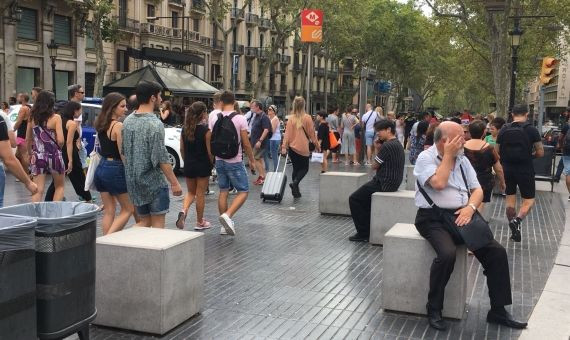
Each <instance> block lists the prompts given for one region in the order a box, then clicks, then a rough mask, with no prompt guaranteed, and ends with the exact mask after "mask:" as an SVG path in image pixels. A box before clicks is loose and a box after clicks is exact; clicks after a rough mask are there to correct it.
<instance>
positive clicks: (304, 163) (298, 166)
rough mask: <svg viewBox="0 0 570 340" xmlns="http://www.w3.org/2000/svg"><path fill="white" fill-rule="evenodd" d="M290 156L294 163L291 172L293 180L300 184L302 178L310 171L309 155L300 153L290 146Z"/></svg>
mask: <svg viewBox="0 0 570 340" xmlns="http://www.w3.org/2000/svg"><path fill="white" fill-rule="evenodd" d="M289 158H291V163H292V164H293V173H292V174H291V177H292V178H291V181H293V182H294V183H295V184H297V185H299V183H300V182H301V180H302V179H303V178H304V177H305V175H306V174H307V172H309V157H306V156H302V155H299V154H298V153H296V152H295V151H293V149H292V148H289Z"/></svg>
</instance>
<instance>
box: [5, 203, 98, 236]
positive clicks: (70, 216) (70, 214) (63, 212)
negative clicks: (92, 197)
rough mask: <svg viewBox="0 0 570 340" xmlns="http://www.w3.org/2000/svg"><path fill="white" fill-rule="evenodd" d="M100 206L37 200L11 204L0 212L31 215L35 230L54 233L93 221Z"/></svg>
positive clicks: (23, 215) (22, 215)
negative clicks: (35, 221) (34, 222)
mask: <svg viewBox="0 0 570 340" xmlns="http://www.w3.org/2000/svg"><path fill="white" fill-rule="evenodd" d="M99 210H100V208H99V207H98V206H97V205H95V204H90V203H82V202H38V203H25V204H19V205H13V206H11V207H5V208H1V209H0V214H6V215H13V216H21V217H32V218H34V219H36V220H37V226H36V231H42V232H50V233H55V232H58V231H64V230H69V229H72V228H76V227H79V226H82V225H84V224H86V223H89V222H93V221H95V220H96V219H97V212H99Z"/></svg>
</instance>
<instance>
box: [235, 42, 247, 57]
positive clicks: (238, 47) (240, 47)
mask: <svg viewBox="0 0 570 340" xmlns="http://www.w3.org/2000/svg"><path fill="white" fill-rule="evenodd" d="M244 50H245V47H244V46H243V45H239V44H237V45H236V44H232V54H239V55H243V53H244Z"/></svg>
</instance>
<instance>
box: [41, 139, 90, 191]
mask: <svg viewBox="0 0 570 340" xmlns="http://www.w3.org/2000/svg"><path fill="white" fill-rule="evenodd" d="M62 154H63V162H64V164H65V166H66V167H67V164H68V162H69V160H68V158H67V152H65V150H64V151H63V152H62ZM72 157H73V160H72V162H73V167H72V168H71V172H70V173H69V174H67V177H69V181H70V182H71V185H73V190H75V193H76V194H77V195H78V196H79V197H81V198H82V199H83V200H84V201H91V199H92V197H91V193H90V192H89V191H85V173H84V172H83V168H82V167H81V159H79V152H78V151H77V150H76V149H75V148H73V155H72ZM54 193H55V185H54V183H53V181H52V182H51V184H50V186H49V188H48V189H47V191H46V197H45V201H46V202H51V201H53V194H54Z"/></svg>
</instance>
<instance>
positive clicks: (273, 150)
mask: <svg viewBox="0 0 570 340" xmlns="http://www.w3.org/2000/svg"><path fill="white" fill-rule="evenodd" d="M267 116H268V117H269V121H271V129H272V131H273V134H272V135H271V138H269V152H270V155H271V159H272V161H273V171H276V170H277V162H278V161H279V145H280V144H281V121H279V117H277V106H275V105H269V108H268V109H267Z"/></svg>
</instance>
